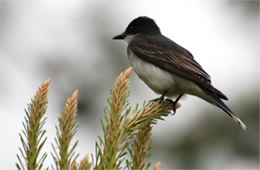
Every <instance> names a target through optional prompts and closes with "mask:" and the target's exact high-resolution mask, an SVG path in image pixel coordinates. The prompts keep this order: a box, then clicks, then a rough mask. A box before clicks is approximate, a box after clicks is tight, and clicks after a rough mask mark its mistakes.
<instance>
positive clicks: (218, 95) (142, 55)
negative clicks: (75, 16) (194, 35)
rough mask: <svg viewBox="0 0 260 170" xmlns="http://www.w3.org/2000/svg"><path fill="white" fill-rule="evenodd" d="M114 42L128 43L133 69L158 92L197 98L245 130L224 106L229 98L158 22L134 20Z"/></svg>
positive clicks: (129, 57) (165, 94)
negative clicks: (213, 84)
mask: <svg viewBox="0 0 260 170" xmlns="http://www.w3.org/2000/svg"><path fill="white" fill-rule="evenodd" d="M113 39H124V40H126V41H127V43H128V47H127V54H128V59H129V61H130V64H131V66H132V67H133V68H134V70H135V72H136V73H137V75H138V77H139V78H140V79H142V80H143V81H144V82H145V84H147V85H148V86H149V87H150V88H151V89H152V90H153V91H154V92H155V93H157V94H161V95H162V96H161V99H163V98H164V96H167V97H170V98H171V97H177V98H176V100H175V102H174V103H177V101H178V100H179V99H180V98H181V97H182V96H183V95H184V94H189V95H194V96H197V97H199V98H201V99H203V100H205V101H207V102H209V103H211V104H213V105H215V106H217V107H219V108H221V109H222V110H223V111H224V112H226V113H227V114H228V115H229V116H230V117H231V118H232V119H233V120H234V121H235V122H237V123H238V124H240V126H241V127H242V128H243V129H244V130H245V129H246V125H245V124H244V123H243V122H242V121H241V120H240V119H239V118H238V117H237V116H236V115H235V114H234V113H233V112H232V111H231V110H230V109H229V108H228V107H227V106H226V105H225V104H224V102H223V101H222V100H228V99H227V97H226V96H225V95H224V94H223V93H222V92H221V91H219V90H218V89H216V88H215V87H213V86H212V85H211V80H210V76H209V74H208V73H207V72H206V71H204V70H203V68H202V67H201V65H200V64H199V63H197V62H196V61H195V59H194V57H193V55H192V54H191V53H190V52H189V51H188V50H186V49H185V48H183V47H181V46H180V45H178V44H177V43H175V42H173V41H172V40H170V39H169V38H167V37H165V36H164V35H162V34H161V31H160V28H159V27H158V26H157V24H156V23H155V21H154V20H153V19H151V18H148V17H138V18H136V19H134V20H133V21H132V22H131V23H130V24H129V25H128V26H127V28H126V30H125V31H124V32H123V33H122V34H119V35H117V36H115V37H114V38H113Z"/></svg>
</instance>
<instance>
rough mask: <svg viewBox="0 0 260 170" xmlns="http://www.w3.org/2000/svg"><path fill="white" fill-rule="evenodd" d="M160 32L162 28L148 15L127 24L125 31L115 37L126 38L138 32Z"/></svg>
mask: <svg viewBox="0 0 260 170" xmlns="http://www.w3.org/2000/svg"><path fill="white" fill-rule="evenodd" d="M139 33H142V34H160V33H161V32H160V28H159V27H158V26H157V25H156V23H155V22H154V20H153V19H151V18H148V17H138V18H136V19H134V20H133V21H132V22H130V24H129V25H128V26H127V28H126V30H125V32H124V33H122V34H120V35H118V36H115V37H114V38H113V39H124V38H125V37H126V36H127V35H136V34H139Z"/></svg>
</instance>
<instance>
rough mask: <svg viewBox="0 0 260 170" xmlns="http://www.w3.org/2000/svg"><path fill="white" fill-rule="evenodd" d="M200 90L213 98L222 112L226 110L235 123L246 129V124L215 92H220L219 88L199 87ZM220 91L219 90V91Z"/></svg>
mask: <svg viewBox="0 0 260 170" xmlns="http://www.w3.org/2000/svg"><path fill="white" fill-rule="evenodd" d="M201 88H202V90H203V91H204V92H205V93H206V94H207V95H209V96H210V97H211V98H212V99H213V100H214V102H215V103H214V104H215V105H216V106H218V107H219V108H221V109H222V110H223V111H224V112H226V113H227V114H228V115H229V116H230V117H231V118H232V119H233V120H234V121H235V122H236V123H238V124H239V125H240V126H241V128H242V129H243V130H246V125H245V124H244V123H243V122H242V121H241V120H240V119H239V118H238V117H237V116H236V115H235V114H234V113H233V112H232V111H231V110H230V109H229V108H228V107H227V105H225V103H224V102H223V101H222V100H221V98H220V96H219V94H218V93H215V91H218V92H220V91H219V90H217V89H215V88H214V87H213V88H214V89H213V90H210V89H208V88H203V87H201ZM220 93H221V92H220ZM221 94H222V93H221ZM226 99H227V98H226Z"/></svg>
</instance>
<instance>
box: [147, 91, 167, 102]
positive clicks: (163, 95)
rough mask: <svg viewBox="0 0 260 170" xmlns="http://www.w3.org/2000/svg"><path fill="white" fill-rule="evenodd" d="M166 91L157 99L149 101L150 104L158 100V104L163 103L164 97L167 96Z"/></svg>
mask: <svg viewBox="0 0 260 170" xmlns="http://www.w3.org/2000/svg"><path fill="white" fill-rule="evenodd" d="M167 92H168V90H166V91H165V92H164V93H163V94H162V95H161V96H160V97H159V98H156V99H153V100H151V101H152V102H156V101H158V100H159V102H160V103H162V102H163V101H164V97H165V95H166V94H167Z"/></svg>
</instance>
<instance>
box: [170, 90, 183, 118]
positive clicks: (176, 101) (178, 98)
mask: <svg viewBox="0 0 260 170" xmlns="http://www.w3.org/2000/svg"><path fill="white" fill-rule="evenodd" d="M182 96H183V94H180V95H179V96H178V97H177V98H176V100H175V101H172V104H173V109H172V111H173V114H172V116H173V115H175V114H176V108H177V103H178V101H179V100H180V99H181V97H182Z"/></svg>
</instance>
